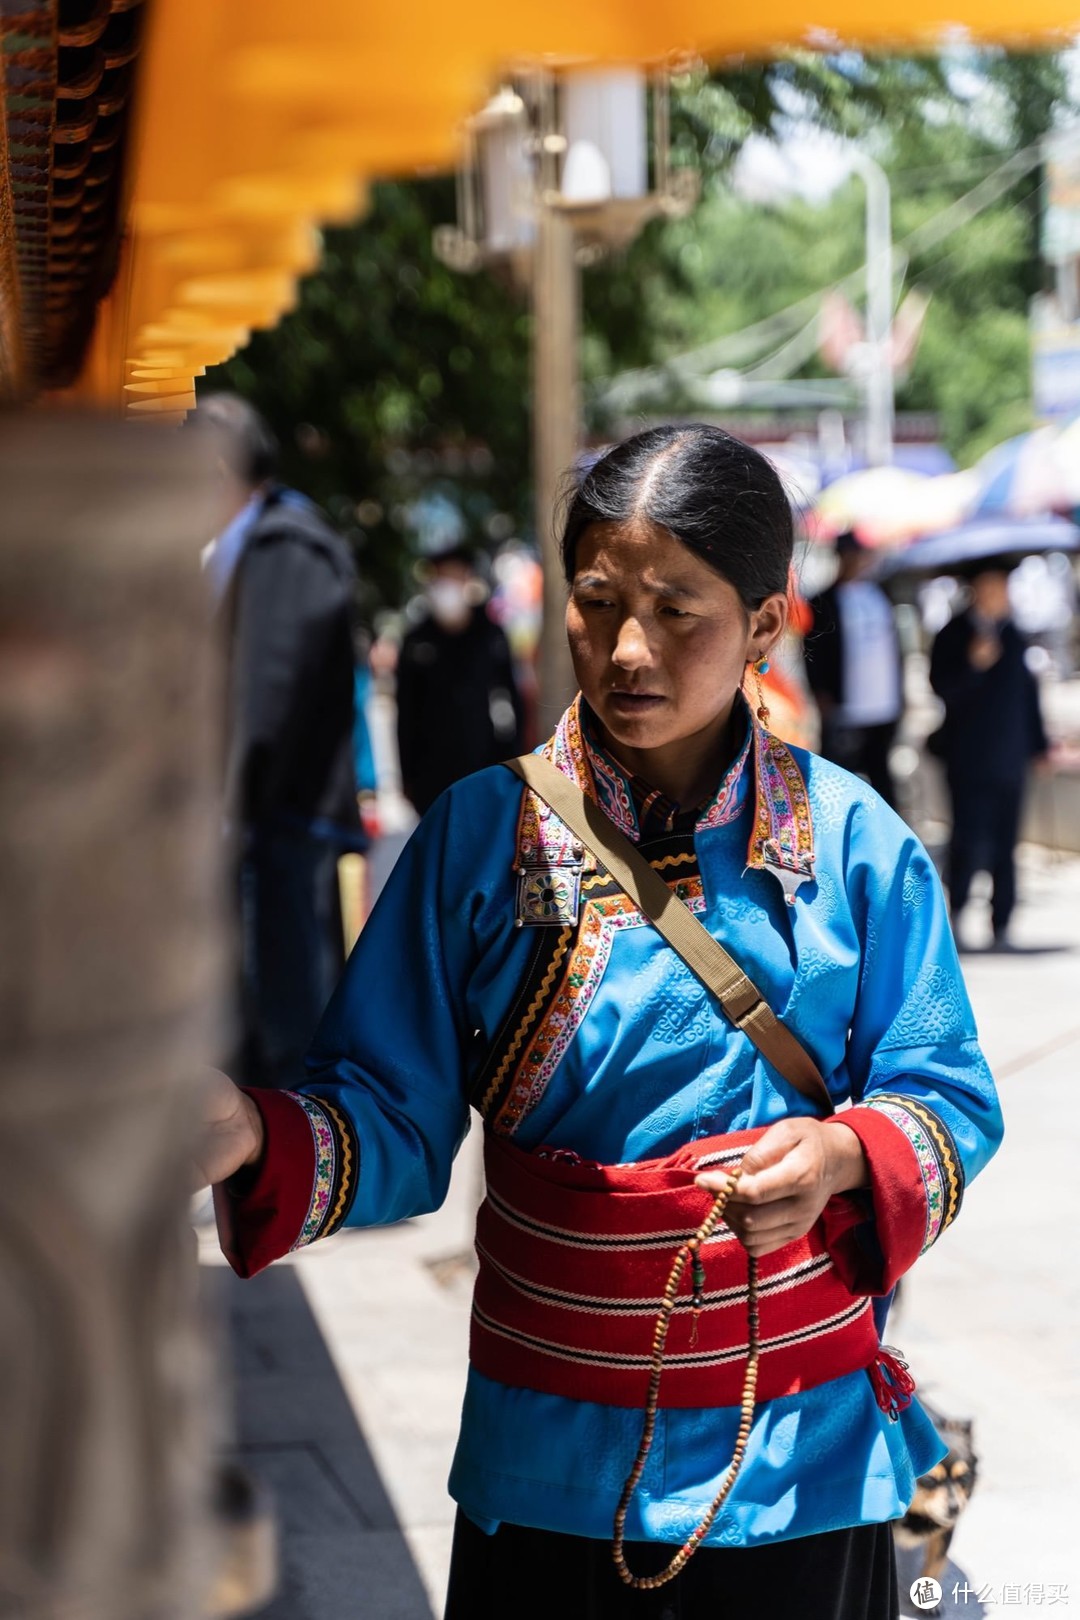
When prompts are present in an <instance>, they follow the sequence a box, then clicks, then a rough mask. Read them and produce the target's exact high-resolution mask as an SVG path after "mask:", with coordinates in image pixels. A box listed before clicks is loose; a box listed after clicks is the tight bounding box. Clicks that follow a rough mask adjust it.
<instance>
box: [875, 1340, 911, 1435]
mask: <svg viewBox="0 0 1080 1620" xmlns="http://www.w3.org/2000/svg"><path fill="white" fill-rule="evenodd" d="M867 1371H868V1372H869V1374H870V1382H871V1383H872V1384H873V1386H874V1395H875V1396H876V1398H877V1403H878V1405H879V1406H880V1407H881V1410H882V1411H883V1412H884V1413H885V1415H886V1416H887V1417H888V1418H889V1420H890V1422H892V1423H895V1422H896V1420H897V1418H898V1417H899V1416H900V1413H901V1412H903V1411H905V1410H906V1409H907V1408H908V1407H909V1406H910V1405H911V1397H912V1396H913V1395H914V1393H915V1380H914V1378H912V1376H911V1374H910V1372H909V1371H908V1364H907V1362H906V1361H905V1360H904V1358H903V1356H902V1355H900V1353H899V1351H897V1350H890V1349H889V1348H888V1346H887V1345H884V1344H883V1345H881V1347H880V1348H879V1350H878V1353H877V1359H876V1360H875V1361H872V1362H871V1363H870V1366H869V1367H868V1368H867Z"/></svg>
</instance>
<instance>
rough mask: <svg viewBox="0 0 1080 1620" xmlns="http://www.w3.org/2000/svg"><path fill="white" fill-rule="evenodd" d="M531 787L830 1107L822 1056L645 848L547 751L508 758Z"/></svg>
mask: <svg viewBox="0 0 1080 1620" xmlns="http://www.w3.org/2000/svg"><path fill="white" fill-rule="evenodd" d="M506 764H507V766H508V767H509V769H510V770H512V771H513V772H514V773H515V775H517V776H520V778H521V780H522V781H523V782H524V783H525V784H526V786H527V787H529V788H531V789H532V791H533V792H534V793H536V794H539V796H540V798H542V799H543V800H544V801H545V802H546V803H547V804H549V805H550V806H551V808H552V809H553V810H554V812H555V814H556V815H557V816H558V817H559V820H560V821H562V822H564V823H565V824H566V826H567V827H569V829H570V831H571V832H572V833H573V834H574V836H575V837H577V838H580V839H581V841H582V843H583V844H585V845H586V847H587V848H588V849H590V850H591V851H592V853H593V854H594V855H595V856H597V858H598V859H599V860H601V861H602V862H603V864H604V866H605V867H606V869H607V870H608V872H610V874H611V876H612V877H613V878H614V879H615V881H616V883H617V884H618V885H619V887H620V888H621V889H623V890H625V892H626V893H627V894H628V895H629V896H630V898H631V900H633V901H634V903H635V905H637V906H638V907H639V909H640V910H641V911H642V912H643V913H644V915H645V916H646V917H648V919H649V921H650V922H651V923H652V924H653V926H654V927H655V928H657V929H658V930H659V932H660V933H661V934H663V936H664V938H665V939H666V940H667V942H668V944H669V945H670V946H671V947H672V949H673V950H675V951H677V952H678V954H679V955H680V956H681V957H682V959H683V961H684V962H685V963H686V965H687V967H688V968H689V969H690V971H691V972H692V973H694V974H696V975H697V977H698V978H699V979H700V980H701V982H702V984H703V985H704V986H705V988H706V989H707V990H711V991H712V993H713V995H714V996H715V997H716V999H717V1000H718V1001H719V1003H720V1005H721V1007H722V1008H723V1010H724V1012H725V1013H726V1015H727V1016H728V1018H730V1019H731V1022H732V1023H733V1024H734V1025H735V1026H736V1027H737V1028H738V1029H741V1030H742V1032H743V1034H744V1035H746V1036H747V1037H748V1038H749V1039H750V1040H751V1041H753V1043H754V1045H755V1046H756V1047H757V1049H758V1051H759V1052H760V1053H761V1054H762V1056H763V1057H765V1058H767V1059H768V1061H769V1062H770V1063H771V1064H772V1066H773V1068H774V1069H776V1070H777V1071H778V1072H779V1073H780V1074H782V1075H783V1077H784V1079H785V1080H787V1081H789V1082H790V1084H791V1085H793V1086H794V1087H795V1089H796V1090H797V1091H800V1092H802V1094H803V1096H804V1097H809V1098H810V1100H811V1101H812V1102H813V1103H814V1104H815V1105H816V1106H817V1107H818V1108H819V1109H820V1110H821V1111H822V1112H823V1113H825V1114H831V1113H832V1112H833V1104H832V1098H831V1097H830V1096H829V1092H828V1088H827V1087H826V1085H825V1082H824V1080H823V1079H822V1078H821V1074H820V1073H819V1071H818V1067H817V1064H816V1063H815V1062H814V1060H813V1058H812V1057H811V1056H810V1054H809V1052H808V1051H807V1050H806V1048H805V1047H804V1046H803V1045H802V1044H801V1043H800V1042H799V1041H798V1040H797V1039H796V1038H795V1036H794V1035H793V1034H792V1033H791V1031H790V1029H788V1028H787V1026H786V1024H782V1023H781V1022H780V1020H779V1019H778V1018H777V1016H776V1014H775V1013H774V1012H773V1010H772V1008H771V1007H770V1006H769V1004H768V1002H767V1001H766V1000H765V998H764V997H763V996H762V994H761V991H760V990H759V989H758V988H757V986H756V985H755V984H754V983H753V981H752V980H751V979H749V978H747V976H746V974H745V973H744V972H743V970H742V968H741V967H740V966H739V964H738V962H736V961H735V959H734V957H732V956H729V955H728V953H727V951H725V949H724V947H723V946H722V945H721V944H720V941H719V940H717V939H714V938H713V936H712V935H711V934H710V933H709V931H708V929H707V928H704V927H703V926H702V924H701V923H699V922H698V920H697V918H696V917H695V916H694V914H693V912H692V911H689V910H688V909H687V907H686V906H685V905H683V903H682V901H681V900H680V899H679V897H678V895H676V894H674V893H672V891H671V889H669V888H668V886H667V884H666V883H665V882H664V880H663V878H662V877H660V875H659V873H657V872H654V871H653V868H652V867H651V866H650V865H649V863H648V861H647V860H645V858H644V856H642V855H641V854H640V853H639V852H638V850H636V849H635V848H634V846H633V844H632V843H631V842H630V840H629V839H628V838H625V837H624V836H623V834H622V833H621V832H620V831H619V829H618V828H617V827H616V826H614V825H613V824H612V822H610V821H609V820H608V818H607V816H605V814H604V812H603V811H602V810H601V809H600V807H599V805H597V804H594V803H593V801H592V800H591V799H590V798H588V797H587V796H586V795H585V794H584V793H582V791H581V789H580V788H579V787H577V786H576V784H575V783H574V782H572V781H571V780H570V778H569V777H568V776H564V775H563V773H562V771H560V770H559V768H558V766H557V765H553V764H552V763H551V761H550V760H548V759H545V758H544V756H543V755H542V754H525V755H523V756H522V758H521V759H510V760H507V761H506Z"/></svg>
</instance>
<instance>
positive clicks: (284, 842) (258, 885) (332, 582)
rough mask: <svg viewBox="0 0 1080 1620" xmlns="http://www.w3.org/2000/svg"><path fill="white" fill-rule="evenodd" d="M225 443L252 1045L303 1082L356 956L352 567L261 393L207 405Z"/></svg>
mask: <svg viewBox="0 0 1080 1620" xmlns="http://www.w3.org/2000/svg"><path fill="white" fill-rule="evenodd" d="M197 416H198V420H199V422H200V424H205V425H206V426H208V427H211V428H213V429H215V430H216V431H217V433H218V435H219V441H220V443H221V445H222V447H223V467H222V474H223V478H224V479H225V482H226V487H227V489H228V490H229V491H230V492H231V500H230V506H231V510H232V517H231V521H230V522H229V523H228V525H227V526H226V528H225V529H224V530H223V531H222V533H221V534H220V535H219V536H218V538H217V540H216V541H215V542H214V545H213V547H211V548H210V550H209V555H208V556H207V558H206V575H207V579H208V583H209V585H210V589H211V593H212V595H213V598H214V604H215V612H216V615H217V617H218V620H219V622H220V624H221V628H222V632H223V634H224V636H225V638H226V648H227V683H226V697H227V711H226V725H225V745H226V763H225V819H226V826H227V830H228V843H229V851H230V856H231V859H232V861H233V864H234V869H235V877H236V885H237V889H236V893H237V903H238V941H237V945H238V952H239V957H240V964H239V965H240V974H239V977H240V993H239V1009H238V1023H239V1029H238V1036H239V1041H238V1048H239V1049H238V1053H237V1056H236V1059H235V1060H234V1062H233V1064H232V1065H231V1067H232V1072H233V1074H234V1077H235V1078H236V1079H237V1080H240V1081H242V1082H243V1083H245V1084H248V1085H262V1086H288V1085H292V1084H295V1083H296V1082H297V1081H298V1080H299V1079H301V1078H302V1073H303V1057H304V1053H305V1051H306V1049H307V1046H308V1043H309V1041H310V1039H311V1036H312V1034H313V1033H314V1030H315V1025H316V1024H317V1022H318V1020H319V1017H320V1015H321V1013H322V1010H323V1008H324V1006H325V1005H326V1002H327V1000H328V998H329V995H330V992H331V990H332V989H333V987H334V985H335V983H336V982H337V978H338V975H339V973H340V971H341V967H342V965H343V961H344V946H343V935H342V927H341V911H340V900H339V895H338V883H337V859H338V855H339V854H340V852H341V851H342V849H344V848H356V847H359V845H360V833H359V820H358V813H357V803H356V786H355V782H354V780H353V763H352V728H353V646H352V628H351V604H352V596H353V568H352V562H351V559H350V556H349V552H348V549H347V547H346V545H345V543H344V541H343V540H341V538H340V537H339V536H338V535H337V534H335V533H334V531H333V530H332V529H331V528H330V526H329V524H328V523H327V522H326V520H325V519H324V518H323V516H322V514H321V513H320V512H319V511H318V509H317V508H316V507H314V506H313V505H312V504H311V503H310V502H309V501H307V500H306V499H305V498H304V497H303V496H301V495H298V494H296V493H295V491H292V490H287V489H283V488H282V487H281V486H280V485H277V484H275V483H274V471H275V464H276V451H277V446H276V443H275V441H274V439H273V436H272V434H271V433H270V431H269V429H268V428H267V426H266V424H265V423H264V422H263V421H262V420H261V418H260V417H259V416H258V414H257V413H256V412H255V411H254V410H253V409H252V407H251V406H250V405H248V404H247V403H246V401H244V400H241V399H239V398H237V397H235V396H232V395H227V394H217V395H213V396H212V397H211V398H210V399H208V400H207V401H206V403H205V404H204V405H201V406H200V407H199V411H198V413H197Z"/></svg>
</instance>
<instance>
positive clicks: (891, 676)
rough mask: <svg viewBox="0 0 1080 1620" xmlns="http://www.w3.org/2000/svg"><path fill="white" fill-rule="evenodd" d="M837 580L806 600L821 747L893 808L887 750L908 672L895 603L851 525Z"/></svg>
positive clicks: (839, 546) (843, 539) (809, 671)
mask: <svg viewBox="0 0 1080 1620" xmlns="http://www.w3.org/2000/svg"><path fill="white" fill-rule="evenodd" d="M836 558H837V575H836V579H835V581H834V583H833V584H832V585H830V586H829V587H828V589H827V590H824V591H822V592H821V593H820V595H818V596H815V597H813V598H812V599H811V601H810V602H809V603H808V606H809V609H810V615H811V624H810V628H809V631H808V633H807V635H806V637H805V639H804V642H803V650H804V657H805V660H806V678H807V681H808V682H809V685H810V690H811V691H812V692H813V694H814V700H815V702H816V703H817V706H818V711H819V713H820V715H821V747H820V752H821V753H822V754H823V755H824V756H825V758H826V759H831V760H832V761H833V762H834V764H837V765H843V766H845V767H846V769H847V770H849V771H855V772H856V773H857V774H858V775H859V776H865V777H866V779H867V781H868V782H869V783H870V786H871V787H872V788H873V789H874V791H875V792H876V793H879V794H880V795H881V797H882V798H883V799H884V800H885V803H886V804H888V805H891V806H894V807H895V804H896V787H895V784H894V782H893V777H892V772H891V770H890V769H889V750H890V749H891V748H892V745H893V740H894V738H895V736H896V729H897V727H898V725H899V724H900V718H901V716H902V714H903V711H904V671H903V661H902V658H901V654H900V637H899V635H898V634H897V629H896V618H895V615H894V613H893V605H892V603H891V602H890V600H889V598H888V597H887V596H886V594H885V592H884V591H883V590H882V588H881V586H880V585H878V584H875V582H874V581H873V580H871V579H868V578H867V577H866V576H867V574H868V572H869V570H870V569H871V568H872V567H873V564H874V554H873V552H872V551H869V550H868V549H867V548H866V547H865V546H863V545H861V544H860V543H859V540H858V537H857V536H856V535H855V534H854V533H852V532H851V531H850V530H849V531H847V532H846V533H844V534H841V535H838V536H837V539H836Z"/></svg>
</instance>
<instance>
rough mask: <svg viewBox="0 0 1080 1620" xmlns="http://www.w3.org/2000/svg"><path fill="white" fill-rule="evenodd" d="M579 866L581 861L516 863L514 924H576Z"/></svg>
mask: <svg viewBox="0 0 1080 1620" xmlns="http://www.w3.org/2000/svg"><path fill="white" fill-rule="evenodd" d="M581 867H582V863H581V862H580V861H576V862H574V863H572V864H565V865H563V864H561V865H559V866H519V867H518V887H517V916H516V918H515V919H514V921H515V925H516V926H517V927H518V928H552V927H553V928H565V927H566V926H567V925H568V924H569V925H570V926H571V927H575V926H576V925H577V921H578V915H579V912H580V907H581Z"/></svg>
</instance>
